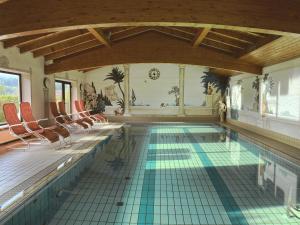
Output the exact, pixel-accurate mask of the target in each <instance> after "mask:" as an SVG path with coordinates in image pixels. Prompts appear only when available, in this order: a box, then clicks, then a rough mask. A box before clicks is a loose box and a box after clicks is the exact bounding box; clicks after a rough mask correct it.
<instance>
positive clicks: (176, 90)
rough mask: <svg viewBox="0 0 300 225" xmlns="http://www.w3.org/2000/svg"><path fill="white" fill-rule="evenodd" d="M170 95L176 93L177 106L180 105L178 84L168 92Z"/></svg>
mask: <svg viewBox="0 0 300 225" xmlns="http://www.w3.org/2000/svg"><path fill="white" fill-rule="evenodd" d="M168 94H169V95H171V94H174V95H175V103H176V106H178V105H179V87H178V86H173V87H172V88H171V90H170V91H169V92H168Z"/></svg>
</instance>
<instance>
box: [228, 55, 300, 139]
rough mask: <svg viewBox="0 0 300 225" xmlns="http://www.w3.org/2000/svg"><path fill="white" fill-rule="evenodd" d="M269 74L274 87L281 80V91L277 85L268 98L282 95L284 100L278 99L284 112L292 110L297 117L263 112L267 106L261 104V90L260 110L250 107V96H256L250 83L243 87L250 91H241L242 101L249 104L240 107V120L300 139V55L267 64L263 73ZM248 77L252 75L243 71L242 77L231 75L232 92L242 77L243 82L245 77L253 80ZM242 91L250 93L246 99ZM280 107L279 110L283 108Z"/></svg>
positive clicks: (261, 86)
mask: <svg viewBox="0 0 300 225" xmlns="http://www.w3.org/2000/svg"><path fill="white" fill-rule="evenodd" d="M266 73H268V74H269V76H270V77H271V78H272V80H273V82H274V85H275V86H276V85H278V83H281V85H280V88H279V89H278V90H277V89H276V88H275V90H274V89H273V90H272V92H271V94H270V96H269V97H268V98H269V99H276V98H277V97H278V98H281V101H277V104H280V106H281V109H282V110H283V111H292V112H293V113H292V114H294V115H295V116H293V117H284V116H282V115H280V113H277V115H276V112H273V113H272V114H270V113H267V112H263V108H265V107H264V106H263V103H262V101H263V100H262V99H263V94H262V91H260V105H259V106H260V109H259V112H255V111H253V110H249V108H250V107H249V105H250V106H251V104H249V102H251V97H252V96H254V94H253V93H254V92H253V89H252V88H251V86H250V87H249V85H247V86H248V88H247V87H246V86H244V88H246V89H247V90H243V91H242V93H241V94H242V96H241V99H242V100H241V104H242V105H247V106H248V107H243V108H242V109H241V110H237V111H238V119H237V120H238V121H241V122H244V123H248V124H251V125H255V126H258V127H261V128H265V129H268V130H271V131H274V132H278V133H281V134H284V135H288V136H291V137H294V138H298V139H300V132H299V129H300V107H299V106H300V91H299V90H300V86H299V85H298V83H300V82H298V80H300V58H298V59H294V60H290V61H287V62H284V63H280V64H276V65H273V66H269V67H265V68H264V69H263V74H266ZM248 76H249V75H245V74H243V75H240V76H236V77H232V79H231V81H230V85H231V91H232V87H233V85H236V84H237V82H238V81H239V80H242V84H243V83H244V82H243V81H245V80H246V79H250V80H251V79H252V80H254V78H249V77H248ZM246 77H247V78H246ZM260 78H261V81H260V88H261V90H262V88H263V81H262V79H263V76H261V77H260ZM242 86H243V85H242ZM251 89H252V90H251ZM243 92H244V93H246V94H247V98H246V99H245V98H244V99H243ZM277 108H279V109H280V107H277ZM230 111H231V109H230V108H229V109H228V111H227V115H228V118H231V113H230ZM272 111H276V110H272Z"/></svg>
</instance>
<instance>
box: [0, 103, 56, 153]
mask: <svg viewBox="0 0 300 225" xmlns="http://www.w3.org/2000/svg"><path fill="white" fill-rule="evenodd" d="M3 113H4V117H5V119H6V122H7V124H8V127H9V132H10V134H11V135H13V136H15V137H17V138H19V139H20V140H21V141H22V142H23V143H25V144H26V145H27V148H30V141H29V139H27V138H29V137H30V136H34V137H36V138H38V139H39V140H40V141H47V142H49V143H50V144H55V143H59V136H58V134H56V133H54V132H52V131H49V130H47V129H43V130H39V131H29V130H27V129H26V128H25V127H24V124H23V123H22V122H21V121H20V119H19V117H18V113H17V108H16V105H15V104H14V103H5V104H4V105H3ZM59 145H60V143H59Z"/></svg>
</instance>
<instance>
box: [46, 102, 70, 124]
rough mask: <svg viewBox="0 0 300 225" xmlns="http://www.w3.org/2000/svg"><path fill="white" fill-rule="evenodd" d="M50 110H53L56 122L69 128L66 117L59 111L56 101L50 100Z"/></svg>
mask: <svg viewBox="0 0 300 225" xmlns="http://www.w3.org/2000/svg"><path fill="white" fill-rule="evenodd" d="M50 110H51V113H52V115H53V116H54V119H55V122H56V123H57V124H59V125H60V126H63V127H65V128H66V129H67V127H66V125H67V123H66V121H65V119H64V116H63V115H61V114H60V113H59V112H58V109H57V104H56V102H50Z"/></svg>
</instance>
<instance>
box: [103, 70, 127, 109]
mask: <svg viewBox="0 0 300 225" xmlns="http://www.w3.org/2000/svg"><path fill="white" fill-rule="evenodd" d="M124 76H125V75H124V73H123V71H121V70H120V69H119V67H113V68H112V71H111V72H110V73H109V74H108V75H106V78H105V79H104V80H112V81H113V82H114V84H117V85H118V87H119V89H120V91H121V93H122V98H118V99H117V104H118V105H119V106H120V108H121V111H120V112H119V113H118V114H123V113H124V109H125V102H124V99H125V94H124V91H123V89H122V87H121V83H123V81H124Z"/></svg>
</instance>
